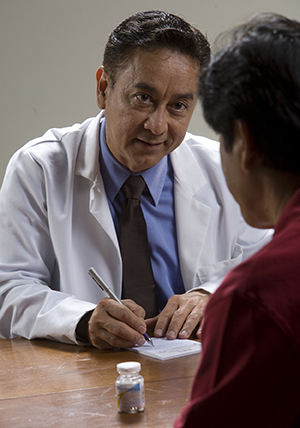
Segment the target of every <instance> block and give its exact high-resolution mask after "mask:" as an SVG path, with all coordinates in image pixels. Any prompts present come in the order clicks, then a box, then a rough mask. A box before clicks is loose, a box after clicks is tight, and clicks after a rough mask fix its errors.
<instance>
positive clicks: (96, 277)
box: [88, 267, 154, 346]
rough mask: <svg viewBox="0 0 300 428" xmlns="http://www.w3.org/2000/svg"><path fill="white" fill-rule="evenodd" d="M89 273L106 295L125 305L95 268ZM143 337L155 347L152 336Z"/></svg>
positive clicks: (145, 334)
mask: <svg viewBox="0 0 300 428" xmlns="http://www.w3.org/2000/svg"><path fill="white" fill-rule="evenodd" d="M88 273H89V275H90V276H91V277H92V278H93V280H94V281H95V282H96V284H98V285H99V287H100V288H101V289H102V290H103V291H105V293H107V294H108V295H109V297H110V298H111V299H113V300H115V301H116V302H118V303H120V305H123V303H122V302H121V300H120V299H119V298H118V297H117V296H116V295H115V293H114V292H113V291H112V289H111V288H110V287H109V286H108V285H107V284H106V283H105V282H104V281H103V279H102V278H101V277H100V276H99V274H98V273H97V272H96V271H95V269H94V268H93V267H91V268H90V269H89V270H88ZM143 336H144V338H145V339H146V340H147V342H149V343H151V345H152V346H154V345H153V342H152V340H151V338H150V336H149V335H148V334H147V333H144V334H143Z"/></svg>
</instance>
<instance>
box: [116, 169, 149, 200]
mask: <svg viewBox="0 0 300 428" xmlns="http://www.w3.org/2000/svg"><path fill="white" fill-rule="evenodd" d="M145 186H146V183H145V181H144V179H143V177H142V176H141V175H130V176H129V177H128V178H127V180H126V181H125V183H124V184H123V186H122V189H123V191H124V193H125V196H126V198H128V199H140V198H141V194H142V193H143V190H144V188H145Z"/></svg>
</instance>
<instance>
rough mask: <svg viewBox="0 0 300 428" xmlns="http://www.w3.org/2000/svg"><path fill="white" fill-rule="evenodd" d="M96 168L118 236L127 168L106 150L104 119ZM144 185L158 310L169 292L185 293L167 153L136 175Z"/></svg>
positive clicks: (142, 199)
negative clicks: (98, 171)
mask: <svg viewBox="0 0 300 428" xmlns="http://www.w3.org/2000/svg"><path fill="white" fill-rule="evenodd" d="M99 162H100V171H101V174H102V178H103V182H104V186H105V190H106V195H107V198H108V203H109V207H110V211H111V215H112V218H113V221H114V225H115V228H116V232H117V235H118V237H119V229H120V224H119V223H120V214H121V209H122V205H123V202H124V199H125V196H124V195H123V192H122V191H121V192H120V189H121V187H122V185H123V183H124V182H125V181H126V180H127V178H128V177H129V175H131V174H132V173H131V171H129V169H127V168H126V167H124V166H123V165H121V164H120V163H119V162H118V161H117V160H116V159H115V158H114V156H113V155H112V154H111V152H110V151H109V149H108V147H107V144H106V138H105V118H103V119H102V120H101V123H100V159H99ZM135 175H142V177H143V178H144V180H145V182H146V184H147V186H146V188H145V190H144V192H143V194H142V196H141V206H142V210H143V213H144V217H145V220H146V223H147V233H148V241H149V245H150V253H151V263H152V269H153V274H154V278H155V283H156V287H157V292H158V304H159V309H160V310H162V309H163V307H164V306H165V304H166V303H167V301H168V299H169V298H170V297H171V296H172V295H173V294H182V293H184V292H185V289H184V285H183V281H182V277H181V272H180V267H179V258H178V249H177V236H176V224H175V213H174V176H173V168H172V165H171V162H170V158H169V156H165V157H164V158H163V159H162V160H161V161H160V162H159V163H158V164H157V165H155V166H154V167H152V168H149V169H147V170H145V171H143V172H141V173H139V174H135Z"/></svg>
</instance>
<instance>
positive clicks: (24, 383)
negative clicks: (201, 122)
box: [0, 339, 200, 428]
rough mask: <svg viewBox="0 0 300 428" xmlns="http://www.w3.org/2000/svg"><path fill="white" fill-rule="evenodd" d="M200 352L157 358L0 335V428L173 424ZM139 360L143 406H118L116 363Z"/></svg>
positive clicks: (158, 425) (165, 425) (188, 386)
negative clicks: (129, 410) (128, 409)
mask: <svg viewBox="0 0 300 428" xmlns="http://www.w3.org/2000/svg"><path fill="white" fill-rule="evenodd" d="M199 359H200V355H191V356H186V357H182V358H176V359H173V360H169V361H160V360H156V359H153V358H149V357H145V356H142V355H139V354H136V353H133V352H129V351H114V350H112V351H100V350H97V349H94V348H88V347H78V346H73V345H65V344H61V343H56V342H51V341H47V340H33V341H28V340H25V339H13V340H1V339H0V427H1V428H11V427H18V428H27V427H30V428H34V427H38V428H41V427H55V428H57V427H58V428H64V427H72V428H76V427H83V428H88V427H105V428H106V427H123V426H128V425H134V426H135V427H155V428H164V427H172V426H173V421H174V420H175V418H176V417H177V416H178V415H179V414H180V411H181V409H182V408H183V406H184V405H185V404H186V403H187V400H188V397H189V391H190V387H191V383H192V380H193V377H194V374H195V371H196V369H197V366H198V363H199ZM123 361H139V362H140V363H141V365H142V370H141V374H142V375H143V377H144V379H145V398H146V407H145V411H144V412H141V413H137V414H123V413H118V411H117V398H116V392H115V380H116V378H117V376H118V373H117V371H116V365H117V364H118V363H120V362H123Z"/></svg>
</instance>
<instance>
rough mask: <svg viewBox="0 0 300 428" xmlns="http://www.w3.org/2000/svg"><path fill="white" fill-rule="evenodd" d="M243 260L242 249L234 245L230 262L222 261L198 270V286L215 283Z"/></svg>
mask: <svg viewBox="0 0 300 428" xmlns="http://www.w3.org/2000/svg"><path fill="white" fill-rule="evenodd" d="M242 259H243V250H242V247H241V246H240V245H238V244H236V246H235V249H234V253H233V255H232V258H231V259H230V260H222V261H221V262H218V263H214V264H212V265H207V266H203V267H201V268H199V269H198V273H197V276H198V281H199V285H202V284H204V283H207V282H217V283H219V282H220V280H222V279H223V278H224V276H225V275H226V274H227V273H228V272H229V271H230V270H231V269H233V268H234V267H236V266H237V265H239V264H240V263H241V262H242Z"/></svg>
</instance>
